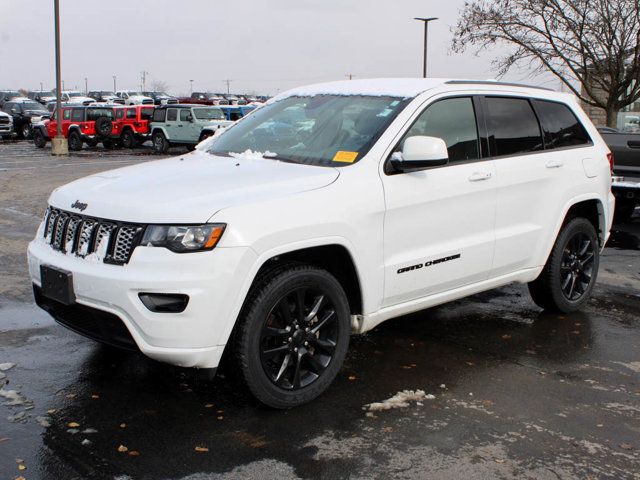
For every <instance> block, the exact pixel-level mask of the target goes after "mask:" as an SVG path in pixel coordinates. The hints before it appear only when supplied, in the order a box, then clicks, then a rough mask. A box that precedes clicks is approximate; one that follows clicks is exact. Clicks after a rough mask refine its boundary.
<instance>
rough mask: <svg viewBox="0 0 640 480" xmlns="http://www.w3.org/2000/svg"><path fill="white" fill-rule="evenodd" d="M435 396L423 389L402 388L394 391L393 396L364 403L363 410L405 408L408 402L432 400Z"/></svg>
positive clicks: (374, 410) (377, 410) (375, 410)
mask: <svg viewBox="0 0 640 480" xmlns="http://www.w3.org/2000/svg"><path fill="white" fill-rule="evenodd" d="M435 398H436V397H435V396H433V395H431V394H429V395H427V394H426V393H425V392H424V390H415V391H414V390H402V391H401V392H398V393H396V394H395V395H394V396H393V397H391V398H387V399H386V400H383V401H382V402H373V403H369V404H367V405H365V406H364V407H363V410H367V411H369V412H379V411H382V410H391V409H394V408H407V407H408V406H409V405H410V404H411V403H410V402H419V401H420V400H433V399H435Z"/></svg>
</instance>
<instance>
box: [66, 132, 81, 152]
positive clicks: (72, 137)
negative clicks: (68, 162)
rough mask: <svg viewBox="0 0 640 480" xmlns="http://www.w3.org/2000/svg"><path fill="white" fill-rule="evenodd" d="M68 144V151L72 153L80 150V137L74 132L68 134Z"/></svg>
mask: <svg viewBox="0 0 640 480" xmlns="http://www.w3.org/2000/svg"><path fill="white" fill-rule="evenodd" d="M68 142H69V150H71V151H72V152H78V151H80V150H82V137H81V136H80V134H79V133H78V132H77V131H76V130H73V131H72V132H69V138H68Z"/></svg>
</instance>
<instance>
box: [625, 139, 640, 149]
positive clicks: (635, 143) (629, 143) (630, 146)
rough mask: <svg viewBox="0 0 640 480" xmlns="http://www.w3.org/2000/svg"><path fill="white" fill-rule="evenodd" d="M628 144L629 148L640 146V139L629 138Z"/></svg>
mask: <svg viewBox="0 0 640 480" xmlns="http://www.w3.org/2000/svg"><path fill="white" fill-rule="evenodd" d="M627 146H628V147H629V148H640V142H639V141H637V140H629V141H628V142H627Z"/></svg>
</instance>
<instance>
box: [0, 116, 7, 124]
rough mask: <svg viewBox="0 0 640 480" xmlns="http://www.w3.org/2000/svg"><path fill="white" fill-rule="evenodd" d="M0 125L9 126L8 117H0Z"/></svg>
mask: <svg viewBox="0 0 640 480" xmlns="http://www.w3.org/2000/svg"><path fill="white" fill-rule="evenodd" d="M0 124H1V125H9V117H0Z"/></svg>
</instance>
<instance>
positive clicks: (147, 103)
mask: <svg viewBox="0 0 640 480" xmlns="http://www.w3.org/2000/svg"><path fill="white" fill-rule="evenodd" d="M142 104H143V105H153V100H151V99H146V100H143V101H142Z"/></svg>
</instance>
